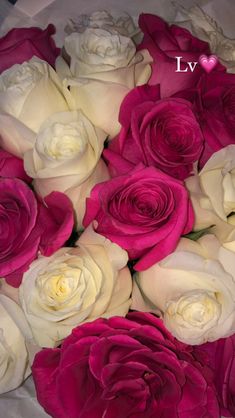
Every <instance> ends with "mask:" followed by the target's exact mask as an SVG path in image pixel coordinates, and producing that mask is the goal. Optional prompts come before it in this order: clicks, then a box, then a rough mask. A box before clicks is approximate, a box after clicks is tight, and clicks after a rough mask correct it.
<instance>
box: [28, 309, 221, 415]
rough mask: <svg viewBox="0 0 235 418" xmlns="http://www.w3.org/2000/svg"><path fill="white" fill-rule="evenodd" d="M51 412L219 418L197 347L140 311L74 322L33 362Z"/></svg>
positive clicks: (39, 393)
mask: <svg viewBox="0 0 235 418" xmlns="http://www.w3.org/2000/svg"><path fill="white" fill-rule="evenodd" d="M32 370H33V377H34V381H35V385H36V390H37V396H38V400H39V402H40V403H41V405H42V406H43V407H44V408H45V410H46V412H47V413H49V414H50V415H51V416H53V418H68V417H69V418H88V417H89V418H102V417H105V418H157V417H159V418H160V417H161V418H199V417H200V418H218V417H219V410H218V404H217V400H216V395H215V392H214V389H213V387H212V383H211V382H212V373H211V371H210V369H209V368H208V367H207V365H206V357H205V356H204V355H203V354H202V353H201V351H200V350H198V349H197V347H190V346H187V345H185V344H182V343H180V342H178V341H177V340H176V339H174V338H173V337H172V336H171V334H170V333H169V332H168V331H167V330H166V328H165V327H164V325H163V322H162V321H161V320H160V319H158V318H156V317H154V316H153V315H151V314H147V313H143V312H141V313H130V314H128V315H127V318H121V317H113V318H110V319H108V320H107V319H97V320H96V321H94V322H91V323H86V324H84V325H81V326H80V327H77V328H75V329H74V330H73V331H72V334H71V335H70V336H69V337H67V338H66V339H65V341H64V343H63V344H62V347H61V349H60V348H57V349H45V350H43V351H41V352H39V353H38V354H37V355H36V357H35V359H34V364H33V367H32Z"/></svg>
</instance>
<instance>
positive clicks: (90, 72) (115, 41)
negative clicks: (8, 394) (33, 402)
mask: <svg viewBox="0 0 235 418" xmlns="http://www.w3.org/2000/svg"><path fill="white" fill-rule="evenodd" d="M139 27H140V29H141V31H142V33H143V39H142V41H141V42H140V43H138V44H136V39H137V38H138V37H137V38H136V30H135V28H134V24H133V22H132V20H131V19H130V18H129V17H127V16H125V19H124V18H123V20H122V19H120V20H115V19H114V18H112V16H111V15H109V14H108V13H106V12H103V13H97V14H93V15H92V16H90V18H89V19H88V20H86V27H85V28H79V31H78V32H77V31H76V25H75V27H74V28H73V29H71V33H70V34H69V35H68V36H67V37H66V40H65V48H64V51H63V53H62V54H61V55H59V54H60V50H59V49H58V48H56V46H55V44H54V41H53V39H52V35H53V33H54V28H53V26H52V25H49V26H48V28H47V29H46V30H44V31H43V30H41V29H39V28H30V29H14V30H12V31H10V32H9V33H8V34H7V35H6V36H5V37H3V38H2V39H0V56H1V57H2V59H1V63H0V71H1V72H0V123H1V126H0V145H1V150H0V230H1V237H0V276H1V289H0V290H1V291H0V312H1V310H2V312H3V314H2V316H6V315H7V314H9V316H10V318H11V321H12V323H14V328H13V325H12V331H11V329H10V330H9V329H8V327H7V326H6V325H5V323H2V324H1V321H0V329H1V330H2V333H3V338H5V340H6V344H5V346H7V345H9V344H13V345H14V335H15V334H16V328H17V330H18V332H19V333H20V334H21V344H22V345H21V354H20V356H19V361H21V362H22V358H24V362H25V364H28V357H29V354H28V353H29V351H30V345H33V346H37V350H38V351H39V352H38V354H37V355H36V356H35V358H34V362H33V365H32V372H33V377H34V381H35V386H36V390H37V395H38V400H39V402H40V403H41V404H42V406H43V407H44V408H45V410H46V411H47V412H48V413H49V414H51V416H52V417H54V418H77V417H79V418H83V417H84V418H85V417H89V418H103V417H106V418H112V417H115V418H119V417H120V418H121V417H126V418H137V417H140V418H141V417H142V418H154V417H156V416H159V417H160V416H161V417H164V418H174V417H175V418H176V417H179V418H188V417H190V418H209V417H211V418H219V417H220V416H221V414H223V415H224V416H227V417H232V416H235V385H234V378H233V372H234V368H235V361H234V352H235V347H234V345H235V264H234V262H233V258H234V252H235V228H234V225H235V220H234V212H235V197H234V196H235V145H233V144H235V141H234V134H235V116H234V115H235V75H234V74H228V73H227V72H226V68H225V67H224V66H222V65H221V64H220V63H218V65H217V66H216V67H215V68H214V70H213V71H212V72H211V73H210V74H206V73H205V71H204V70H203V68H202V67H200V65H196V67H195V69H194V71H188V72H182V73H181V72H177V71H175V70H176V57H177V56H180V57H181V59H182V61H181V63H182V65H184V64H185V65H186V63H187V62H189V61H191V62H198V60H199V57H200V55H201V54H207V55H209V54H210V49H209V46H208V44H207V43H206V42H204V41H201V40H199V39H197V38H195V37H193V36H192V35H191V34H190V32H188V31H187V30H185V29H182V28H180V27H177V26H174V25H173V26H169V25H168V24H167V23H165V22H164V21H163V20H162V19H161V18H159V17H157V16H153V15H147V14H142V15H141V16H140V18H139ZM100 42H101V43H100ZM110 45H111V46H112V48H113V50H112V49H111V47H110ZM115 48H116V49H115ZM100 51H101V52H100ZM99 53H100V55H99ZM198 231H199V232H198ZM208 232H209V234H208ZM73 235H75V240H74V241H75V243H73V244H71V242H72V238H73ZM69 238H70V240H69ZM128 261H129V265H128ZM131 273H133V275H132V276H133V277H132V276H131ZM13 305H16V306H17V308H14V307H13ZM14 309H15V312H17V313H16V314H14ZM19 309H20V314H19V313H18V310H19ZM129 309H131V310H136V311H140V312H129V313H128V311H129ZM146 312H151V313H146ZM17 315H22V320H21V326H19V324H18V322H17V320H16V316H17ZM156 315H157V316H156ZM2 322H4V321H2ZM8 333H9V334H11V342H9V341H8ZM222 338H223V339H222ZM12 341H13V342H12ZM45 347H46V348H45ZM41 348H43V350H41V351H40V349H41ZM34 349H35V347H34ZM4 350H5V349H4V345H3V349H2V351H1V349H0V358H1V356H2V357H3V358H4V361H8V360H7V354H6V350H5V351H4ZM22 353H23V354H22ZM4 356H5V357H4ZM5 359H6V360H5ZM14 361H15V363H14V364H17V361H18V360H17V356H16V357H15V358H14ZM13 373H14V370H12V369H10V368H9V369H7V373H6V375H7V379H6V377H4V379H3V377H2V376H1V375H0V391H1V392H4V391H7V390H11V389H14V388H15V387H17V385H19V384H21V383H22V381H23V380H24V379H25V377H26V376H27V375H28V373H29V370H28V369H27V373H26V367H25V368H24V370H21V369H20V372H19V376H17V378H16V379H15V378H14V379H13V377H12V375H13ZM1 381H2V382H1Z"/></svg>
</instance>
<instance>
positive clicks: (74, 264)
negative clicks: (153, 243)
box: [19, 227, 132, 347]
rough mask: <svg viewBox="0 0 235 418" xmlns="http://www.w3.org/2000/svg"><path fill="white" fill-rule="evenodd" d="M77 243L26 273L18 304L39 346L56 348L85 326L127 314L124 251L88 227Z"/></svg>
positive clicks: (43, 259) (128, 279) (128, 291)
mask: <svg viewBox="0 0 235 418" xmlns="http://www.w3.org/2000/svg"><path fill="white" fill-rule="evenodd" d="M77 245H78V247H77V248H61V249H60V250H59V251H57V252H56V253H55V254H54V255H53V256H51V257H40V258H39V259H38V260H36V261H34V262H33V263H32V264H31V266H30V269H29V270H28V271H27V272H26V273H25V274H24V278H23V282H22V284H21V286H20V290H19V292H20V301H21V305H22V308H23V310H24V312H25V315H26V317H27V320H28V322H29V324H30V326H31V329H32V332H33V335H34V338H35V340H36V342H37V344H39V345H40V346H45V347H54V346H56V345H58V344H60V343H61V341H62V340H63V339H64V338H65V337H66V336H67V335H69V334H70V332H71V330H72V328H74V327H75V326H78V325H79V324H81V323H83V322H86V321H92V320H94V319H96V318H99V317H110V316H113V315H122V316H123V315H126V313H127V312H128V310H129V306H130V303H131V299H130V294H131V287H132V280H131V275H130V272H129V270H128V268H127V267H126V263H127V261H128V257H127V253H126V251H124V250H122V249H121V248H120V247H118V246H117V245H116V244H112V243H111V242H110V241H109V240H107V239H105V238H104V237H102V236H101V235H98V234H96V233H95V232H94V231H93V230H92V228H91V227H89V228H88V229H87V230H85V232H84V233H83V234H82V235H81V237H80V238H79V240H78V242H77Z"/></svg>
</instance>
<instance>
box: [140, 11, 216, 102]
mask: <svg viewBox="0 0 235 418" xmlns="http://www.w3.org/2000/svg"><path fill="white" fill-rule="evenodd" d="M139 26H140V29H141V30H142V32H143V33H144V38H143V41H142V42H141V44H140V45H139V47H138V49H148V51H149V53H150V55H151V56H152V58H153V64H152V75H151V78H150V81H149V84H160V86H161V97H168V96H171V95H172V94H174V93H175V92H176V91H178V90H181V89H185V88H191V87H193V86H195V84H196V83H197V81H198V79H199V78H200V77H201V75H202V74H204V73H205V71H204V70H203V69H202V67H201V66H200V65H199V64H198V60H199V57H200V55H202V54H206V55H210V48H209V45H208V43H207V42H204V41H201V40H200V39H198V38H196V37H194V36H193V35H192V34H191V33H190V32H189V31H188V30H187V29H184V28H180V27H179V26H176V25H171V26H169V25H168V24H167V23H166V22H164V20H163V19H161V18H160V17H158V16H154V15H151V14H141V15H140V17H139ZM176 57H181V58H180V60H181V63H180V69H182V70H185V69H186V68H188V70H187V71H186V72H176V70H177V59H176ZM187 62H191V63H192V64H191V66H192V68H193V67H194V63H195V62H196V63H197V64H196V66H195V68H194V71H191V70H190V68H189V66H188V65H187ZM223 69H224V67H222V65H220V64H218V65H217V66H216V68H215V69H214V70H213V72H214V71H218V70H223Z"/></svg>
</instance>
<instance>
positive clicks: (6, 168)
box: [0, 149, 32, 183]
mask: <svg viewBox="0 0 235 418" xmlns="http://www.w3.org/2000/svg"><path fill="white" fill-rule="evenodd" d="M0 176H1V177H10V178H15V177H18V178H19V179H21V180H23V181H26V182H27V183H31V180H32V179H31V178H30V177H29V176H28V175H27V174H26V172H25V171H24V165H23V160H21V159H20V158H17V157H15V156H14V155H12V154H10V153H9V152H7V151H4V150H3V149H0Z"/></svg>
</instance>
